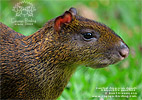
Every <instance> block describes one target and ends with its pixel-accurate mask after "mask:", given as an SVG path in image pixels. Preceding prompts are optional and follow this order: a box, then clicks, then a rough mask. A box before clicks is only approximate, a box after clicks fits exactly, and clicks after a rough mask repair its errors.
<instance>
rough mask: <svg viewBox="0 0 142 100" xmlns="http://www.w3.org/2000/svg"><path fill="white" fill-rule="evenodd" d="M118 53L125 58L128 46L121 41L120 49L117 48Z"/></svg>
mask: <svg viewBox="0 0 142 100" xmlns="http://www.w3.org/2000/svg"><path fill="white" fill-rule="evenodd" d="M119 54H120V56H121V57H122V59H124V58H126V57H127V56H128V54H129V48H128V47H127V45H125V44H124V43H121V49H120V50H119Z"/></svg>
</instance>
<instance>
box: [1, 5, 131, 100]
mask: <svg viewBox="0 0 142 100" xmlns="http://www.w3.org/2000/svg"><path fill="white" fill-rule="evenodd" d="M128 53H129V49H128V47H127V45H126V44H125V43H124V41H123V40H122V39H121V38H120V37H119V36H118V35H116V34H115V33H114V32H113V31H112V30H111V29H110V28H108V27H107V26H106V25H104V24H101V23H98V22H96V21H93V20H89V19H86V18H84V17H81V16H79V15H78V14H77V11H76V9H75V8H71V9H70V10H69V11H66V12H65V13H64V14H63V15H61V16H59V17H57V18H55V19H52V20H50V21H48V22H47V23H46V24H45V25H44V26H43V27H42V28H41V29H40V30H38V31H37V32H35V33H34V34H32V35H30V36H24V35H22V34H20V33H17V32H15V31H14V30H12V29H11V28H9V27H8V26H6V25H4V24H2V23H0V67H1V72H0V74H1V99H57V98H58V97H59V96H60V95H61V93H62V91H63V89H64V88H65V86H66V85H67V82H68V81H69V79H70V77H71V75H72V73H73V72H74V71H75V70H76V68H77V66H78V65H86V66H89V67H92V68H100V67H105V66H108V65H110V64H114V63H116V62H118V61H120V60H123V59H124V58H125V57H127V56H128Z"/></svg>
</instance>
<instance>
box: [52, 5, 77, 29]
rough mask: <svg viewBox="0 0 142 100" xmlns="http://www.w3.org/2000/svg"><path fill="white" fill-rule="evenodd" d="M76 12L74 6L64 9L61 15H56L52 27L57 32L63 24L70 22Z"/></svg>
mask: <svg viewBox="0 0 142 100" xmlns="http://www.w3.org/2000/svg"><path fill="white" fill-rule="evenodd" d="M76 14H77V11H76V9H75V8H70V9H69V11H66V12H65V13H64V14H63V15H61V16H59V17H57V18H56V19H55V22H54V29H55V30H56V31H57V32H59V31H60V30H61V27H62V25H63V24H67V23H70V22H71V21H72V20H73V18H74V16H75V15H76Z"/></svg>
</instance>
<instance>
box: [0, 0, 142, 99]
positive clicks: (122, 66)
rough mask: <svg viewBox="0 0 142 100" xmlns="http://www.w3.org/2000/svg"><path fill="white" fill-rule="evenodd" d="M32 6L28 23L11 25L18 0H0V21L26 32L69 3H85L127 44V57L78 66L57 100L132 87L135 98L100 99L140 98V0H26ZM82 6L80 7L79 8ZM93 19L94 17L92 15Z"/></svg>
mask: <svg viewBox="0 0 142 100" xmlns="http://www.w3.org/2000/svg"><path fill="white" fill-rule="evenodd" d="M28 1H31V3H32V4H34V6H35V7H36V11H35V13H34V17H33V18H34V19H35V20H36V21H37V22H36V23H35V24H34V25H31V26H15V25H13V24H12V23H11V21H10V20H11V18H13V17H14V16H15V13H14V12H13V11H12V8H13V6H14V5H15V4H16V3H17V2H19V1H18V0H2V1H0V3H1V5H0V22H3V23H5V24H6V25H8V26H9V27H11V28H12V29H14V30H15V31H17V32H20V33H22V34H25V35H30V34H32V33H34V32H35V31H37V30H38V29H39V28H41V27H42V26H43V25H44V24H45V22H47V21H48V20H50V19H52V18H55V17H56V16H59V15H61V14H62V13H63V12H64V11H65V10H67V9H69V8H70V7H72V6H75V7H79V6H78V5H79V4H80V5H85V6H86V7H87V8H89V9H91V10H92V11H93V13H94V14H96V15H97V16H98V17H97V21H99V22H102V23H105V24H106V25H107V26H109V27H111V28H112V29H113V30H114V31H115V32H116V33H117V34H118V35H120V36H121V37H122V39H123V40H124V41H125V42H126V44H128V46H129V48H130V54H129V56H128V58H126V59H125V60H123V61H121V62H119V63H118V64H114V65H110V66H109V67H107V68H101V69H91V68H86V67H83V66H79V68H78V69H77V71H76V72H75V73H74V74H73V76H72V78H71V79H70V82H69V83H68V85H67V87H66V88H65V89H64V91H63V93H62V95H61V96H60V97H59V98H58V100H100V98H94V97H93V96H95V95H104V92H101V91H100V90H97V89H96V88H97V87H98V88H102V87H105V88H107V87H117V88H123V87H124V88H127V87H130V88H134V87H136V88H137V89H136V93H137V98H104V99H102V100H142V92H141V91H142V63H141V62H142V39H141V37H142V29H141V28H142V19H141V18H142V16H141V15H142V1H141V0H94V1H93V0H90V1H89V0H83V1H82V2H78V1H76V0H73V1H71V0H69V1H59V0H56V1H54V2H53V1H44V0H39V1H36V0H28ZM82 10H84V9H82ZM94 19H95V18H94Z"/></svg>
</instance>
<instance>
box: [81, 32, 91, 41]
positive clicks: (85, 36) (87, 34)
mask: <svg viewBox="0 0 142 100" xmlns="http://www.w3.org/2000/svg"><path fill="white" fill-rule="evenodd" d="M83 37H84V38H85V39H87V40H89V39H91V38H93V34H92V33H90V32H88V33H84V34H83Z"/></svg>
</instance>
